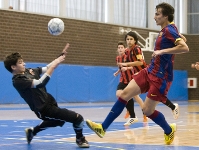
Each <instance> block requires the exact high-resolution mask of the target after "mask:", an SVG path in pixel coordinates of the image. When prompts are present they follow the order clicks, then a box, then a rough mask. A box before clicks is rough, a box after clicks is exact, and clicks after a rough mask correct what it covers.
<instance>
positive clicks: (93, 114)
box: [0, 101, 199, 150]
mask: <svg viewBox="0 0 199 150" xmlns="http://www.w3.org/2000/svg"><path fill="white" fill-rule="evenodd" d="M178 103H179V106H180V117H179V119H178V120H174V119H173V116H172V114H171V110H170V109H169V108H168V107H166V106H165V105H163V104H159V105H158V107H157V110H160V111H161V112H163V114H164V115H165V118H166V120H167V121H168V122H169V123H173V122H175V123H177V132H176V136H175V140H174V142H173V143H172V144H171V145H169V146H168V145H165V144H164V136H163V130H162V129H161V128H160V127H159V126H157V125H155V124H154V123H153V122H151V121H150V120H149V121H148V124H144V123H143V122H142V113H141V110H140V108H139V106H138V105H137V104H136V105H135V111H136V115H137V117H138V118H139V122H137V123H135V124H133V125H131V126H130V127H129V128H125V127H124V126H123V124H124V122H125V121H126V120H125V119H124V114H125V111H126V110H124V111H123V113H122V114H121V115H120V116H119V117H118V118H117V119H116V120H115V122H114V123H113V124H112V125H111V126H110V127H109V130H108V131H107V133H106V135H105V137H104V138H102V139H101V138H99V137H98V136H97V135H95V134H94V132H93V131H91V130H90V129H89V128H88V127H87V126H86V124H85V128H84V134H85V136H86V139H87V140H88V141H89V143H90V148H89V149H90V150H196V149H199V101H197V102H193V101H192V102H178ZM112 105H113V103H78V104H76V103H72V104H71V103H70V104H60V107H65V108H68V109H71V110H74V111H76V112H78V113H80V114H82V115H83V116H84V118H85V119H91V120H92V121H96V122H102V121H103V120H104V118H105V117H106V115H107V114H108V112H109V110H110V109H111V107H112ZM38 123H40V120H39V119H37V118H36V116H35V115H34V113H33V112H31V111H30V110H29V108H28V106H27V105H25V104H16V105H0V150H76V149H81V148H79V147H77V145H76V144H75V134H74V131H73V128H72V125H71V124H70V123H66V124H65V125H64V126H63V127H62V128H60V127H56V128H50V129H47V130H45V131H43V132H40V133H39V134H38V135H37V136H35V137H34V139H33V140H32V142H31V144H30V145H28V144H27V143H26V139H25V132H24V129H25V128H27V127H32V126H34V125H37V124H38Z"/></svg>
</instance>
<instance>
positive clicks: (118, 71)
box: [113, 69, 121, 77]
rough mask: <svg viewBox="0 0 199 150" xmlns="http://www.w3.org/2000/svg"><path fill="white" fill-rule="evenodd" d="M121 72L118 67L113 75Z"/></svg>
mask: <svg viewBox="0 0 199 150" xmlns="http://www.w3.org/2000/svg"><path fill="white" fill-rule="evenodd" d="M120 72H121V70H120V69H118V70H117V71H116V72H115V73H114V74H113V75H114V76H115V77H116V76H117V75H118V74H119V73H120Z"/></svg>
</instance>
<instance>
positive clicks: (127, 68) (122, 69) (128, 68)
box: [121, 66, 133, 72]
mask: <svg viewBox="0 0 199 150" xmlns="http://www.w3.org/2000/svg"><path fill="white" fill-rule="evenodd" d="M132 69H133V67H132V66H130V67H122V68H121V71H122V72H124V71H127V70H132Z"/></svg>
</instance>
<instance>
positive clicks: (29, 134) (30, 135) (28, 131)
mask: <svg viewBox="0 0 199 150" xmlns="http://www.w3.org/2000/svg"><path fill="white" fill-rule="evenodd" d="M25 132H26V140H27V142H28V144H30V142H31V141H32V139H33V136H34V135H33V129H32V128H26V129H25Z"/></svg>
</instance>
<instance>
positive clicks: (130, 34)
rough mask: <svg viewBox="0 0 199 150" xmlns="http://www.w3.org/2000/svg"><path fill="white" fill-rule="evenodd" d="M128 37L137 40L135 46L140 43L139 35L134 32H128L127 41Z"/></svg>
mask: <svg viewBox="0 0 199 150" xmlns="http://www.w3.org/2000/svg"><path fill="white" fill-rule="evenodd" d="M127 36H131V37H133V38H134V40H135V44H137V43H138V37H137V34H136V33H135V32H132V31H130V32H128V33H127V34H126V35H125V41H126V38H127Z"/></svg>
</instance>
